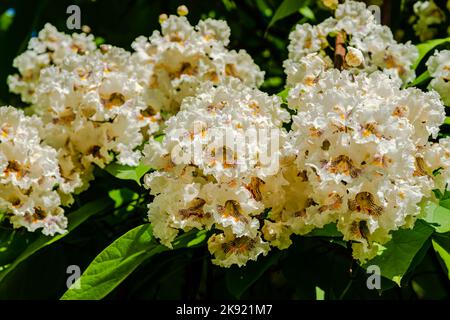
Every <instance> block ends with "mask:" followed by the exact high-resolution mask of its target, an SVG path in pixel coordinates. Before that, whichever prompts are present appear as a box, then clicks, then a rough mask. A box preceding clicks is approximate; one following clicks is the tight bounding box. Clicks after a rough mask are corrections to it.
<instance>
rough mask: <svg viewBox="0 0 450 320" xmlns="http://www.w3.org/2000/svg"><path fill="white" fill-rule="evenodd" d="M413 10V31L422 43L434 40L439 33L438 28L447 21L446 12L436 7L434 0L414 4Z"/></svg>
mask: <svg viewBox="0 0 450 320" xmlns="http://www.w3.org/2000/svg"><path fill="white" fill-rule="evenodd" d="M449 5H450V2H449ZM413 8H414V14H415V16H412V17H411V20H412V22H414V24H413V29H414V31H415V33H416V35H417V36H418V37H419V38H420V41H425V40H430V39H432V38H434V37H435V36H436V34H437V32H438V30H437V28H436V27H437V26H438V25H440V24H442V23H443V22H444V21H445V20H446V16H445V12H444V11H443V10H442V9H441V8H439V7H438V6H437V5H436V3H435V2H434V0H430V1H418V2H416V3H414V7H413ZM449 10H450V8H449Z"/></svg>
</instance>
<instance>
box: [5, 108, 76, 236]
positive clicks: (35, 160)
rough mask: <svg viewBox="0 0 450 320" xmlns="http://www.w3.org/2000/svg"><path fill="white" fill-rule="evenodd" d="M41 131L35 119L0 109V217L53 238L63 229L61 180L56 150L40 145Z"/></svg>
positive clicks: (19, 111)
mask: <svg viewBox="0 0 450 320" xmlns="http://www.w3.org/2000/svg"><path fill="white" fill-rule="evenodd" d="M42 129H43V127H42V122H41V121H40V120H39V118H37V117H35V116H34V117H26V116H25V115H24V114H23V112H22V111H21V110H18V109H15V108H13V107H0V213H3V214H6V215H7V217H9V219H10V221H11V223H12V224H13V225H14V227H16V228H18V227H25V228H26V229H27V230H28V231H35V230H37V229H41V228H42V233H44V234H45V235H54V234H56V233H64V232H65V229H66V227H67V219H66V217H65V216H64V210H63V209H62V208H61V207H60V205H61V198H60V194H59V193H58V191H60V190H59V187H60V186H61V185H63V184H64V180H63V179H62V178H61V176H60V174H59V169H58V159H57V153H56V150H54V149H53V148H51V147H49V146H45V145H43V144H42V143H41V137H40V135H41V133H42Z"/></svg>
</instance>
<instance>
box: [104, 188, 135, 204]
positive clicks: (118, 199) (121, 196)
mask: <svg viewBox="0 0 450 320" xmlns="http://www.w3.org/2000/svg"><path fill="white" fill-rule="evenodd" d="M108 196H109V197H110V198H111V200H113V201H114V208H116V209H117V208H120V207H121V206H122V205H124V204H127V203H130V202H132V201H136V200H138V199H139V194H137V193H136V192H134V191H133V190H130V189H128V188H121V189H112V190H110V191H109V192H108ZM131 207H132V206H131Z"/></svg>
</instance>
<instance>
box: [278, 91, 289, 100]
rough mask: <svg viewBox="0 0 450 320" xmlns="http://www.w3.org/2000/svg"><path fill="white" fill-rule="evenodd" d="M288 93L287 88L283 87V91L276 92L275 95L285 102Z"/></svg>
mask: <svg viewBox="0 0 450 320" xmlns="http://www.w3.org/2000/svg"><path fill="white" fill-rule="evenodd" d="M288 93H289V88H285V89H284V90H283V91H280V92H278V93H277V96H279V97H280V98H281V99H282V100H283V102H286V101H287V96H288Z"/></svg>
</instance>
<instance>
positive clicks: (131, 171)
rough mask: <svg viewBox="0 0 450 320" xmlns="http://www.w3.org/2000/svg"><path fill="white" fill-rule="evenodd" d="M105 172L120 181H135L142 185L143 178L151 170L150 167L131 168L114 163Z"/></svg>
mask: <svg viewBox="0 0 450 320" xmlns="http://www.w3.org/2000/svg"><path fill="white" fill-rule="evenodd" d="M105 170H106V171H107V172H109V173H110V174H112V175H113V176H114V177H116V178H118V179H122V180H133V181H136V182H137V184H138V185H141V178H142V177H143V176H144V175H145V174H146V173H147V172H148V171H149V170H150V166H146V165H143V164H140V165H138V166H137V167H130V166H125V165H122V164H118V163H115V162H114V163H111V164H109V165H107V166H106V168H105Z"/></svg>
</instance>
